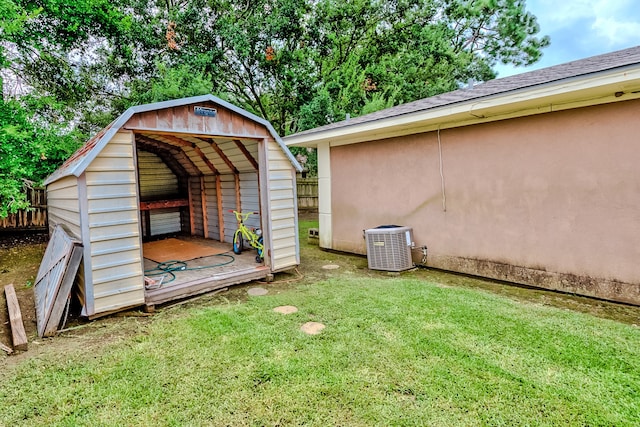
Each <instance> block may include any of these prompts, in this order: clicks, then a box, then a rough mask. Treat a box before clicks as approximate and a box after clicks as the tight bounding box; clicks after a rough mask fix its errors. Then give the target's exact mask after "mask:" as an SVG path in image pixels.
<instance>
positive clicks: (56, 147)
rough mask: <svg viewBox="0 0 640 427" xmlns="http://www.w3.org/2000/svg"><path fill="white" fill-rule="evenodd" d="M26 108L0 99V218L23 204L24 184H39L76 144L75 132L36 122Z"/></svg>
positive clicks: (12, 101)
mask: <svg viewBox="0 0 640 427" xmlns="http://www.w3.org/2000/svg"><path fill="white" fill-rule="evenodd" d="M29 111H30V108H29V107H28V106H25V105H23V104H21V103H19V102H17V101H15V100H8V101H2V102H0V182H2V185H1V186H0V218H3V217H6V216H7V215H8V214H9V213H15V212H16V211H17V210H19V209H24V208H27V207H28V201H27V200H26V193H25V191H24V188H25V187H29V186H33V185H39V184H40V183H41V182H42V180H44V178H45V177H47V175H49V174H50V173H52V172H53V171H54V170H55V169H56V168H57V167H58V166H59V165H60V163H61V162H62V161H63V160H64V159H66V158H67V157H68V156H69V155H70V154H71V153H73V151H74V150H75V149H76V148H77V147H78V144H77V140H78V138H77V136H76V135H74V134H72V133H64V132H62V131H61V130H60V129H57V128H52V127H50V126H43V125H41V124H38V120H37V118H36V117H34V115H33V114H32V113H30V112H29Z"/></svg>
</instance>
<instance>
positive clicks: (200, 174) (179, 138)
mask: <svg viewBox="0 0 640 427" xmlns="http://www.w3.org/2000/svg"><path fill="white" fill-rule="evenodd" d="M260 144H261V142H260V141H259V140H257V139H238V138H233V139H231V138H226V137H223V138H220V137H210V136H202V135H187V134H179V133H175V134H164V133H162V134H159V133H153V132H140V131H136V132H135V145H136V158H137V162H136V164H137V174H138V185H139V189H138V191H139V193H138V194H139V199H140V224H141V231H142V239H143V242H150V241H157V240H161V239H165V238H167V237H177V238H178V239H181V240H183V241H188V242H190V243H195V245H196V246H193V247H192V248H197V247H198V246H199V247H201V248H203V256H195V257H194V253H189V254H186V255H185V256H184V257H180V256H178V257H177V258H176V259H175V260H172V261H180V262H181V263H180V264H178V265H177V268H181V267H182V266H183V265H184V267H185V270H178V271H173V272H167V273H165V272H163V271H161V270H158V268H159V267H160V268H161V269H162V268H166V267H167V266H166V265H165V264H161V263H159V262H157V261H158V260H157V259H156V260H152V259H150V258H149V257H148V256H147V255H145V245H143V257H144V258H145V259H144V269H145V275H147V276H148V277H151V278H152V279H154V280H155V281H156V282H158V281H159V282H162V286H161V287H158V285H157V283H155V284H154V283H152V284H150V285H148V286H147V288H146V289H145V299H146V301H147V304H148V305H149V304H155V303H160V302H164V301H168V300H171V299H174V298H175V297H176V293H180V296H188V295H191V294H195V293H199V292H201V291H202V290H201V289H199V287H198V284H199V283H201V284H202V286H203V287H205V286H206V288H207V290H211V289H212V287H211V282H212V281H214V280H218V281H219V287H222V286H225V285H228V284H232V283H233V282H234V278H236V277H238V278H239V277H242V280H238V281H246V280H244V279H246V278H247V274H249V275H253V276H255V277H254V278H256V279H257V278H263V277H265V276H266V275H267V274H268V273H269V268H268V267H265V266H264V262H261V263H260V264H257V263H256V251H255V250H254V249H252V248H250V247H249V249H246V248H247V247H248V244H245V251H244V252H243V254H241V255H236V254H234V253H233V251H232V241H233V233H234V231H235V230H236V228H237V221H236V217H235V214H234V213H233V212H232V211H233V210H236V211H242V212H247V211H252V212H256V213H258V214H256V215H251V216H250V217H249V219H248V220H247V221H246V225H247V226H248V227H250V228H262V227H261V222H260V218H261V215H260V214H259V212H260V211H261V204H260V177H259V163H258V156H259V149H260ZM207 247H208V248H215V249H217V250H218V251H219V252H223V253H221V254H220V255H206V253H208V251H207V250H206V248H207ZM196 255H197V254H196ZM182 258H184V259H182ZM182 262H184V264H182ZM169 268H171V266H169ZM187 288H188V290H187ZM203 289H204V288H203ZM213 289H215V287H214V288H213ZM185 292H186V294H185Z"/></svg>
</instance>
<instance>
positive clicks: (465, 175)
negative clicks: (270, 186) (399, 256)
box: [285, 47, 640, 304]
mask: <svg viewBox="0 0 640 427" xmlns="http://www.w3.org/2000/svg"><path fill="white" fill-rule="evenodd" d="M639 113H640V47H634V48H630V49H625V50H622V51H617V52H612V53H608V54H604V55H599V56H596V57H591V58H586V59H582V60H578V61H573V62H570V63H566V64H561V65H557V66H553V67H549V68H545V69H540V70H536V71H531V72H527V73H523V74H520V75H515V76H511V77H506V78H501V79H496V80H492V81H488V82H485V83H482V84H478V85H475V86H473V87H465V88H461V89H459V90H456V91H453V92H449V93H445V94H442V95H438V96H434V97H430V98H425V99H421V100H418V101H415V102H411V103H408V104H404V105H399V106H396V107H392V108H389V109H385V110H381V111H378V112H375V113H371V114H367V115H363V116H360V117H355V118H351V119H350V120H346V121H341V122H336V123H331V124H329V125H326V126H323V127H319V128H316V129H311V130H308V131H305V132H301V133H298V134H295V135H291V136H288V137H287V138H285V142H286V143H287V145H289V146H305V147H317V149H318V183H319V209H318V213H319V238H320V246H321V247H323V248H327V249H333V250H338V251H346V252H354V253H361V254H364V253H366V246H365V241H364V239H363V236H362V230H366V229H370V228H372V227H376V226H378V225H381V224H398V225H403V226H409V227H412V228H413V236H414V240H415V244H416V250H415V251H414V252H413V259H414V261H415V262H416V263H418V264H422V265H425V266H428V267H435V268H439V269H443V270H449V271H454V272H461V273H466V274H473V275H478V276H483V277H489V278H494V279H500V280H505V281H510V282H515V283H520V284H525V285H530V286H537V287H541V288H546V289H553V290H560V291H565V292H571V293H576V294H580V295H588V296H593V297H598V298H603V299H608V300H614V301H621V302H626V303H632V304H640V269H639V268H638V260H639V259H640V173H638V159H640V138H639V137H638V135H640V120H638V115H639ZM345 183H348V184H349V185H345ZM422 246H424V247H426V248H427V249H426V252H427V256H426V259H425V262H422V261H423V251H422V249H420V247H422Z"/></svg>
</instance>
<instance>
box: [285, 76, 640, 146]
mask: <svg viewBox="0 0 640 427" xmlns="http://www.w3.org/2000/svg"><path fill="white" fill-rule="evenodd" d="M638 91H640V64H634V65H631V66H626V67H621V68H617V69H613V70H606V71H602V72H598V73H593V74H590V75H587V76H577V77H573V78H568V79H563V80H558V81H554V82H550V83H545V84H541V85H537V86H533V87H528V88H523V89H518V90H513V91H509V92H503V93H500V94H496V95H490V96H486V97H481V98H475V99H471V100H467V101H463V102H458V103H452V104H448V105H443V106H439V107H435V108H430V109H427V110H422V111H416V112H412V113H406V114H402V115H397V116H392V117H387V118H383V119H378V120H374V121H369V122H363V123H356V124H352V125H349V124H345V125H344V126H340V127H337V128H333V129H327V130H324V131H318V132H310V133H304V134H301V135H291V136H288V137H286V138H285V143H286V144H287V145H288V146H299V147H316V146H317V145H318V144H323V143H330V144H331V145H332V146H333V145H346V144H355V143H359V142H364V141H371V140H377V139H385V138H390V137H395V136H402V135H409V134H415V133H421V132H427V131H431V130H435V129H445V128H454V127H460V126H467V125H471V124H477V123H486V122H490V121H496V120H502V119H506V118H515V117H524V116H528V115H532V114H540V113H545V112H550V111H558V110H561V109H568V108H577V107H582V106H589V105H597V104H602V103H607V102H615V101H622V100H629V99H635V98H640V93H638Z"/></svg>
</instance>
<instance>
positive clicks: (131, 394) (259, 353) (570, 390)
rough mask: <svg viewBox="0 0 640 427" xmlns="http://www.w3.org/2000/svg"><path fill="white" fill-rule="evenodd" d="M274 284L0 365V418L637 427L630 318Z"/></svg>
mask: <svg viewBox="0 0 640 427" xmlns="http://www.w3.org/2000/svg"><path fill="white" fill-rule="evenodd" d="M305 233H306V232H305ZM302 236H303V238H304V236H306V234H302ZM303 249H304V251H313V250H314V249H313V248H312V247H309V246H307V245H304V248H303ZM315 250H316V251H317V249H315ZM318 252H319V251H318ZM303 256H304V254H303ZM318 256H320V255H318ZM327 257H330V258H331V259H338V260H339V255H335V254H327ZM333 257H338V258H333ZM364 262H365V265H366V260H365V261H364ZM303 263H304V260H303ZM273 289H274V291H273V292H270V294H269V295H267V296H263V297H252V298H249V299H248V300H247V301H246V302H230V301H227V302H225V300H224V298H220V299H219V300H217V301H218V302H217V303H213V302H210V303H208V304H201V305H200V306H195V307H180V308H173V309H170V310H164V311H160V312H159V313H158V314H156V315H155V316H153V317H152V318H151V319H143V320H144V321H140V320H139V319H121V320H122V328H123V330H126V331H127V332H126V333H122V334H121V335H119V337H116V338H113V337H110V339H109V340H108V345H95V344H94V345H92V346H91V347H90V349H88V350H87V349H83V348H82V347H80V348H79V349H78V350H77V351H73V352H70V354H69V355H60V354H45V355H43V356H38V357H31V358H27V359H25V361H24V362H22V363H17V364H15V365H13V366H12V367H10V368H4V369H2V368H0V372H2V374H1V375H0V380H1V382H0V402H2V405H0V425H34V426H36V425H37V426H41V425H68V426H76V425H90V426H95V425H118V426H121V425H126V426H129V425H131V426H149V425H153V426H156V425H175V426H183V425H193V426H199V425H233V426H238V425H254V426H262V425H315V426H329V425H346V426H370V425H380V426H390V425H394V426H397V425H408V426H410V425H416V426H425V425H429V426H465V425H470V426H476V425H495V426H515V425H562V426H565V425H575V426H637V425H640V368H639V366H640V330H639V329H638V328H637V327H634V326H630V325H626V324H622V323H617V322H614V321H611V320H606V319H599V318H596V317H593V316H590V315H586V314H581V313H576V312H573V311H569V310H560V309H556V308H552V307H546V306H543V305H539V304H531V303H526V302H519V301H515V300H513V299H509V298H506V297H504V296H500V295H494V294H491V293H488V292H485V291H482V290H473V289H465V288H457V287H444V286H442V285H441V284H439V283H436V282H433V281H429V280H425V279H424V278H420V277H415V275H412V274H407V275H402V276H399V277H386V276H384V275H373V276H371V275H367V274H365V272H363V273H362V274H359V273H358V270H357V269H356V270H348V271H342V270H336V271H332V272H330V273H327V277H326V278H324V279H322V280H320V281H318V282H310V281H309V280H302V281H300V282H298V283H296V284H294V285H291V286H288V287H283V288H273ZM275 289H278V291H279V293H277V292H276V291H275ZM279 305H295V306H296V307H298V308H299V311H298V312H297V313H295V314H290V315H282V314H278V313H275V312H273V311H272V309H273V308H274V307H277V306H279ZM308 321H316V322H322V323H324V324H325V325H326V329H325V330H324V331H323V332H322V333H321V334H319V335H316V336H308V335H305V334H304V333H302V332H301V331H300V329H299V328H300V326H301V325H302V324H303V323H305V322H308ZM101 333H105V332H101V331H100V330H99V329H96V330H92V331H91V332H88V333H87V335H88V336H80V337H77V338H73V337H58V338H56V340H65V339H78V340H82V339H86V340H87V341H91V342H95V340H96V339H97V340H99V339H100V334H101ZM109 333H110V334H113V333H114V330H113V329H109Z"/></svg>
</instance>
